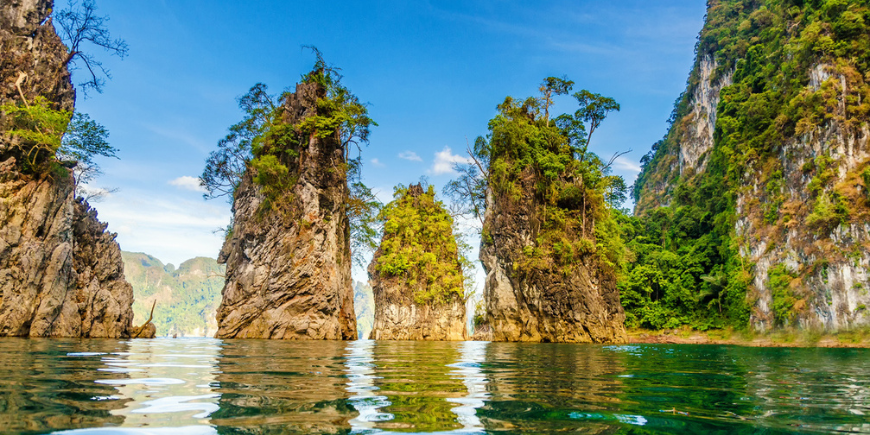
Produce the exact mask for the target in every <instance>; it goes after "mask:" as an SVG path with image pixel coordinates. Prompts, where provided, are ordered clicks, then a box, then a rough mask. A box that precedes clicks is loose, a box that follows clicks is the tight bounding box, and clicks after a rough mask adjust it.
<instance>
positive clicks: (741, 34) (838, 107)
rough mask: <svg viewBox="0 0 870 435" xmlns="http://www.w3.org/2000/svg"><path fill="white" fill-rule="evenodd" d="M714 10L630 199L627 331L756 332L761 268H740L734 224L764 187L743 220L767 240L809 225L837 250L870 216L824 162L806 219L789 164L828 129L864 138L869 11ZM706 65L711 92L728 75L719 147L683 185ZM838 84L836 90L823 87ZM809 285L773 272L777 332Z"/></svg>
mask: <svg viewBox="0 0 870 435" xmlns="http://www.w3.org/2000/svg"><path fill="white" fill-rule="evenodd" d="M708 5H709V7H708V13H707V21H706V24H705V26H704V28H703V30H702V31H701V35H700V40H699V43H698V46H697V54H698V56H697V60H696V66H695V69H694V72H693V73H692V75H691V76H690V77H689V81H688V89H687V90H686V92H685V93H684V94H683V95H681V96H680V98H679V99H678V100H677V102H676V104H675V108H674V112H673V114H672V116H671V119H670V120H669V123H670V124H671V125H670V129H669V132H668V134H667V136H665V138H664V139H663V140H661V141H659V142H658V143H656V144H655V145H654V146H653V149H652V151H651V152H650V153H649V154H648V155H646V156H645V157H644V158H643V159H642V160H641V162H642V165H643V171H642V172H641V173H640V175H639V176H638V179H637V181H636V183H635V186H634V197H635V200H636V202H637V212H638V215H639V217H631V218H627V219H626V220H625V221H624V228H626V232H627V233H629V234H630V235H629V236H628V238H627V240H628V242H627V243H628V247H629V249H630V250H631V251H632V253H633V256H634V257H635V260H636V261H635V262H633V263H631V264H630V265H628V266H627V267H626V269H625V273H624V274H623V278H622V280H621V281H620V290H621V292H622V301H623V305H624V306H625V309H626V324H627V326H629V327H646V328H671V327H677V326H681V325H690V326H692V327H695V328H699V329H707V328H711V327H712V328H720V327H726V326H733V327H736V328H745V327H747V326H748V324H749V313H750V306H751V305H752V304H753V303H754V300H753V299H752V298H753V296H752V293H751V291H750V287H749V283H750V281H751V279H752V275H751V274H752V265H751V264H747V263H746V262H745V260H743V259H742V257H741V256H740V254H739V250H740V249H743V248H744V247H745V244H746V243H747V241H744V240H740V239H739V238H738V237H737V235H736V233H735V224H736V223H737V198H738V196H739V195H740V194H741V193H744V192H749V189H750V188H751V187H752V184H754V183H759V184H760V185H762V186H765V187H764V195H765V196H766V197H762V198H749V201H748V203H746V204H743V206H742V207H743V210H750V211H749V212H748V213H749V219H750V220H751V224H752V225H755V227H756V228H761V227H762V226H766V228H769V230H766V231H769V234H772V233H775V232H776V231H777V230H779V229H782V228H790V227H789V225H794V223H793V221H794V220H795V219H806V225H807V226H809V227H811V228H814V229H815V230H816V231H817V234H818V236H820V237H829V235H830V232H831V231H832V230H833V229H834V228H835V227H836V226H837V225H839V224H840V223H846V222H859V221H861V220H862V219H866V218H867V217H868V215H867V214H866V212H863V211H861V212H859V210H866V204H865V203H864V201H863V198H860V196H859V195H857V194H852V193H851V192H850V189H851V187H849V186H850V184H848V183H840V184H837V185H834V182H833V180H834V179H835V177H834V171H835V170H836V165H837V162H834V161H832V160H831V158H830V157H828V156H826V155H824V154H823V155H818V156H816V158H815V160H814V161H811V162H807V164H806V165H805V166H804V168H803V170H804V172H805V174H806V175H808V176H811V177H812V181H811V182H810V185H809V190H810V192H811V202H810V204H809V205H810V208H809V210H810V213H809V214H808V215H806V214H802V215H797V214H796V212H795V210H797V209H798V208H799V206H800V204H788V203H786V202H785V201H784V196H783V191H784V189H786V188H787V186H786V184H785V181H784V180H783V171H784V169H785V168H784V166H783V162H784V161H785V159H788V158H789V155H788V154H786V155H785V156H784V157H783V153H789V152H793V151H787V149H786V145H787V144H789V143H790V142H793V141H794V140H796V139H797V138H800V137H808V136H806V135H809V134H812V133H813V132H815V131H819V129H820V127H822V126H824V125H829V124H830V123H831V122H836V123H837V125H839V126H841V127H842V128H843V129H845V133H846V134H848V133H849V130H856V129H859V128H861V126H863V125H866V121H867V119H868V113H870V85H868V81H870V77H868V76H866V75H865V74H866V72H867V71H870V2H868V1H866V0H859V1H847V0H786V1H779V0H761V1H757V0H714V1H711V2H709V3H708ZM705 59H711V60H712V61H713V64H714V65H715V66H716V69H715V70H714V71H713V72H712V75H711V77H709V79H710V82H711V83H716V82H718V80H720V79H721V78H723V77H726V76H729V75H730V78H731V80H730V84H729V83H724V84H725V86H724V87H723V88H722V89H721V92H720V100H719V103H718V106H717V108H716V119H715V131H714V136H713V138H714V145H713V147H712V149H710V150H709V152H708V154H706V155H703V156H701V159H704V160H705V163H706V168H705V170H704V171H703V172H700V173H697V174H696V173H694V172H692V171H689V172H687V173H683V174H682V175H681V174H680V172H679V171H678V170H677V169H676V168H678V167H679V165H678V164H677V160H676V159H677V158H678V157H677V156H679V152H680V151H679V150H680V146H681V141H683V140H685V139H684V138H686V137H687V136H689V135H690V128H692V126H693V125H694V124H697V123H699V122H702V121H701V120H699V119H696V118H694V117H693V116H692V114H691V110H692V107H691V106H692V103H693V101H692V98H693V97H694V95H695V91H696V90H697V89H698V87H699V86H700V81H701V73H700V65H701V62H702V61H704V60H705ZM814 75H815V77H817V78H816V79H813V78H812V77H813V76H814ZM829 75H836V76H837V77H838V80H825V78H827V77H828V76H829ZM832 168H834V169H832ZM857 178H858V176H857V175H856V176H855V179H856V180H857ZM865 185H866V184H865ZM859 198H860V201H859V200H858V199H859ZM753 210H760V212H758V213H757V215H756V214H753V213H756V212H754V211H753ZM771 243H773V242H772V241H771ZM810 272H811V271H810V270H801V271H794V272H786V271H785V270H784V269H783V268H782V267H780V266H777V267H776V268H774V269H772V270H771V271H770V277H769V278H770V280H771V283H770V286H771V289H772V291H773V298H774V305H775V306H774V307H773V311H774V316H775V318H776V319H775V322H776V323H777V324H778V325H784V324H787V323H789V318H790V315H791V314H790V313H792V312H793V311H794V310H795V306H794V304H795V303H796V299H795V297H794V295H792V294H791V290H789V289H790V287H789V285H787V281H790V279H787V277H791V278H794V276H792V274H798V275H800V274H804V273H810Z"/></svg>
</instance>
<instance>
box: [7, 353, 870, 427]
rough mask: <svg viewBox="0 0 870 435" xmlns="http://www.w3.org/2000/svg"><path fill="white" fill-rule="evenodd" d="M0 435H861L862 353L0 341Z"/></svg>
mask: <svg viewBox="0 0 870 435" xmlns="http://www.w3.org/2000/svg"><path fill="white" fill-rule="evenodd" d="M0 367H2V369H0V433H4V434H42V433H60V434H73V435H90V434H98V435H107V434H284V433H338V434H347V433H352V434H383V433H470V434H477V433H479V434H482V433H499V434H512V433H565V432H567V433H594V434H616V433H625V434H635V433H636V434H645V433H675V434H676V433H747V434H749V433H751V434H756V433H757V434H762V433H763V434H777V433H837V432H864V433H870V350H867V349H788V348H778V349H772V348H771V349H764V348H741V347H732V346H692V345H630V346H594V345H567V344H522V343H485V342H455V343H431V342H386V341H356V342H322V341H318V342H283V341H267V340H215V339H156V340H41V339H2V340H0Z"/></svg>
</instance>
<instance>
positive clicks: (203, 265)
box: [121, 252, 224, 337]
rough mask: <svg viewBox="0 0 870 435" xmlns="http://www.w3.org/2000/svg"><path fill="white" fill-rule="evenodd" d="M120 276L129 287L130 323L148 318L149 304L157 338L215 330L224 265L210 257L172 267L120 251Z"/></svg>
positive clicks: (137, 322)
mask: <svg viewBox="0 0 870 435" xmlns="http://www.w3.org/2000/svg"><path fill="white" fill-rule="evenodd" d="M121 257H122V258H123V260H124V275H125V276H126V278H127V281H128V282H129V283H130V284H131V285H132V286H133V295H134V298H135V301H134V302H133V313H134V315H135V320H134V321H133V323H134V324H136V325H139V324H142V323H143V322H145V320H147V319H148V313H149V311H150V310H151V304H152V303H154V302H155V301H156V305H155V308H154V320H153V322H154V325H155V326H157V335H158V336H166V335H175V334H178V336H180V337H184V336H188V337H194V336H195V337H202V336H207V337H211V336H213V335H214V333H215V330H216V329H217V323H216V322H215V312H216V311H217V307H218V305H219V304H220V300H221V289H223V286H224V266H223V265H219V264H217V261H215V260H214V259H213V258H206V257H197V258H192V259H190V260H187V261H185V262H183V263H181V265H180V266H178V269H176V268H175V266H173V265H172V264H163V262H161V261H160V260H158V259H157V258H154V257H152V256H150V255H148V254H143V253H137V252H122V253H121Z"/></svg>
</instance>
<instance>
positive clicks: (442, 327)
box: [368, 184, 467, 340]
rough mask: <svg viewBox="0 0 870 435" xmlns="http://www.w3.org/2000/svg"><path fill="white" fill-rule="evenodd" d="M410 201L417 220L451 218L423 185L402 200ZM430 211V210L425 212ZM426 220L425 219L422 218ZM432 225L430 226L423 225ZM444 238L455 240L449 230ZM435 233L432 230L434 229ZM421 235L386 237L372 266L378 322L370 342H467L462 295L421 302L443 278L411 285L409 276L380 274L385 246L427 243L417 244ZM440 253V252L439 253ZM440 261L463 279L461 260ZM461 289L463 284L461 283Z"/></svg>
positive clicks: (446, 227)
mask: <svg viewBox="0 0 870 435" xmlns="http://www.w3.org/2000/svg"><path fill="white" fill-rule="evenodd" d="M398 200H399V201H406V210H413V211H414V212H415V213H417V214H416V215H417V216H431V214H432V213H437V214H443V215H445V216H446V215H447V212H446V210H444V209H443V207H441V206H440V203H438V202H435V201H434V195H431V196H430V195H429V194H427V193H425V192H424V190H423V188H422V187H421V186H420V184H416V185H411V186H410V187H409V188H408V192H407V194H406V195H405V196H404V197H403V198H401V199H398ZM424 208H430V210H424ZM420 219H425V218H420ZM422 224H423V225H427V226H428V225H429V224H430V223H429V222H423V223H422ZM445 229H446V231H444V234H442V235H443V236H444V237H443V239H440V240H444V241H445V243H446V242H448V241H451V242H452V240H453V233H452V231H450V229H449V226H447V225H445ZM430 230H431V228H430ZM417 238H418V236H417V235H414V236H411V237H409V238H405V237H404V235H403V234H401V233H399V234H391V235H385V236H384V240H383V241H382V242H381V249H378V251H377V252H375V255H374V256H373V258H372V262H371V264H369V267H368V272H369V280H370V282H371V285H372V290H373V292H374V296H375V321H374V327H373V328H372V332H371V334H370V335H369V338H371V339H374V340H465V339H466V338H467V334H466V329H465V328H466V326H465V324H466V318H467V317H466V316H467V315H466V310H465V301H464V299H463V297H462V296H461V295H460V294H457V293H449V294H448V295H447V296H444V297H443V298H442V297H438V298H436V299H433V300H429V301H419V300H418V298H417V297H416V296H415V295H417V294H418V293H423V294H425V293H427V292H429V291H430V288H429V287H430V286H431V285H432V284H433V283H435V282H440V281H441V279H442V278H443V277H441V276H431V277H426V278H425V279H423V278H421V279H417V280H414V282H409V280H408V278H407V277H406V276H405V275H400V276H391V275H390V274H387V273H381V272H379V271H378V261H379V259H380V258H381V256H382V255H383V254H384V243H385V242H388V241H389V240H390V239H398V240H397V241H398V243H399V246H407V245H408V244H410V243H417V242H420V243H425V242H423V241H419V240H416V239H417ZM439 251H440V250H439ZM455 254H456V253H454V255H453V256H452V258H447V259H440V260H441V261H442V262H443V263H444V264H445V265H451V266H452V267H449V268H448V269H449V272H453V273H454V274H455V275H458V276H459V277H460V279H461V277H462V270H461V269H460V266H459V260H458V257H457V256H456V255H455ZM460 285H461V282H460Z"/></svg>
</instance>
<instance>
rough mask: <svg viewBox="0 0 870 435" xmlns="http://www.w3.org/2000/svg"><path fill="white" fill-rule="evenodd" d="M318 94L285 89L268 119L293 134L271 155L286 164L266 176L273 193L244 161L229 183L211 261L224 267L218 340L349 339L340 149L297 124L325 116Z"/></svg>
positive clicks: (306, 86)
mask: <svg viewBox="0 0 870 435" xmlns="http://www.w3.org/2000/svg"><path fill="white" fill-rule="evenodd" d="M326 97H327V95H326V89H325V88H324V86H323V85H321V84H319V83H317V82H305V83H301V84H298V85H297V86H296V92H295V93H286V94H285V95H284V98H283V101H282V104H281V109H280V110H281V113H282V115H281V116H282V119H281V120H280V122H278V124H276V125H277V126H278V128H280V127H281V126H284V127H288V128H293V129H295V134H294V138H296V137H298V138H299V139H298V143H295V144H294V145H293V152H292V153H290V152H284V151H281V152H280V153H279V155H278V156H277V157H275V160H276V161H279V162H281V163H280V164H281V165H284V164H286V165H287V166H286V167H289V168H290V169H289V170H288V171H289V172H288V173H285V174H284V175H282V176H280V177H276V179H275V180H272V182H274V183H279V184H281V185H282V186H283V187H282V188H281V189H280V191H279V192H277V193H274V191H272V192H273V193H270V191H267V187H266V186H265V185H264V184H263V183H258V182H257V181H255V180H263V177H261V176H262V175H264V174H262V173H261V172H258V170H257V169H255V168H254V167H253V166H252V165H249V167H248V170H247V172H246V173H245V175H244V177H243V179H242V181H241V183H240V185H239V186H238V188H237V189H236V192H235V196H234V202H233V216H234V223H233V227H232V232H231V235H230V237H228V238H227V240H226V242H225V243H224V246H223V249H222V250H221V253H220V256H219V258H218V261H219V262H220V263H225V264H226V267H227V269H226V284H225V286H224V289H223V293H222V296H223V299H222V301H221V305H220V307H219V308H218V313H217V321H218V332H217V337H219V338H274V339H288V340H297V339H327V340H342V339H343V340H351V339H355V338H356V335H357V332H356V318H355V316H354V310H353V288H352V286H351V274H350V268H351V255H350V235H349V231H350V229H349V224H348V217H347V205H346V204H347V198H348V188H347V174H346V172H345V171H344V170H342V169H341V168H344V167H345V165H346V162H345V156H344V150H343V148H342V144H341V143H340V140H339V138H338V134H337V133H336V134H331V135H328V134H323V135H318V134H315V133H311V134H303V133H302V132H301V130H300V129H299V128H298V127H297V126H298V125H299V124H300V123H302V122H303V121H305V120H306V119H310V118H312V117H315V116H328V114H325V113H322V112H318V110H319V106H318V100H319V99H323V98H326ZM294 140H296V139H294ZM282 150H283V148H282ZM258 177H259V178H258Z"/></svg>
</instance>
